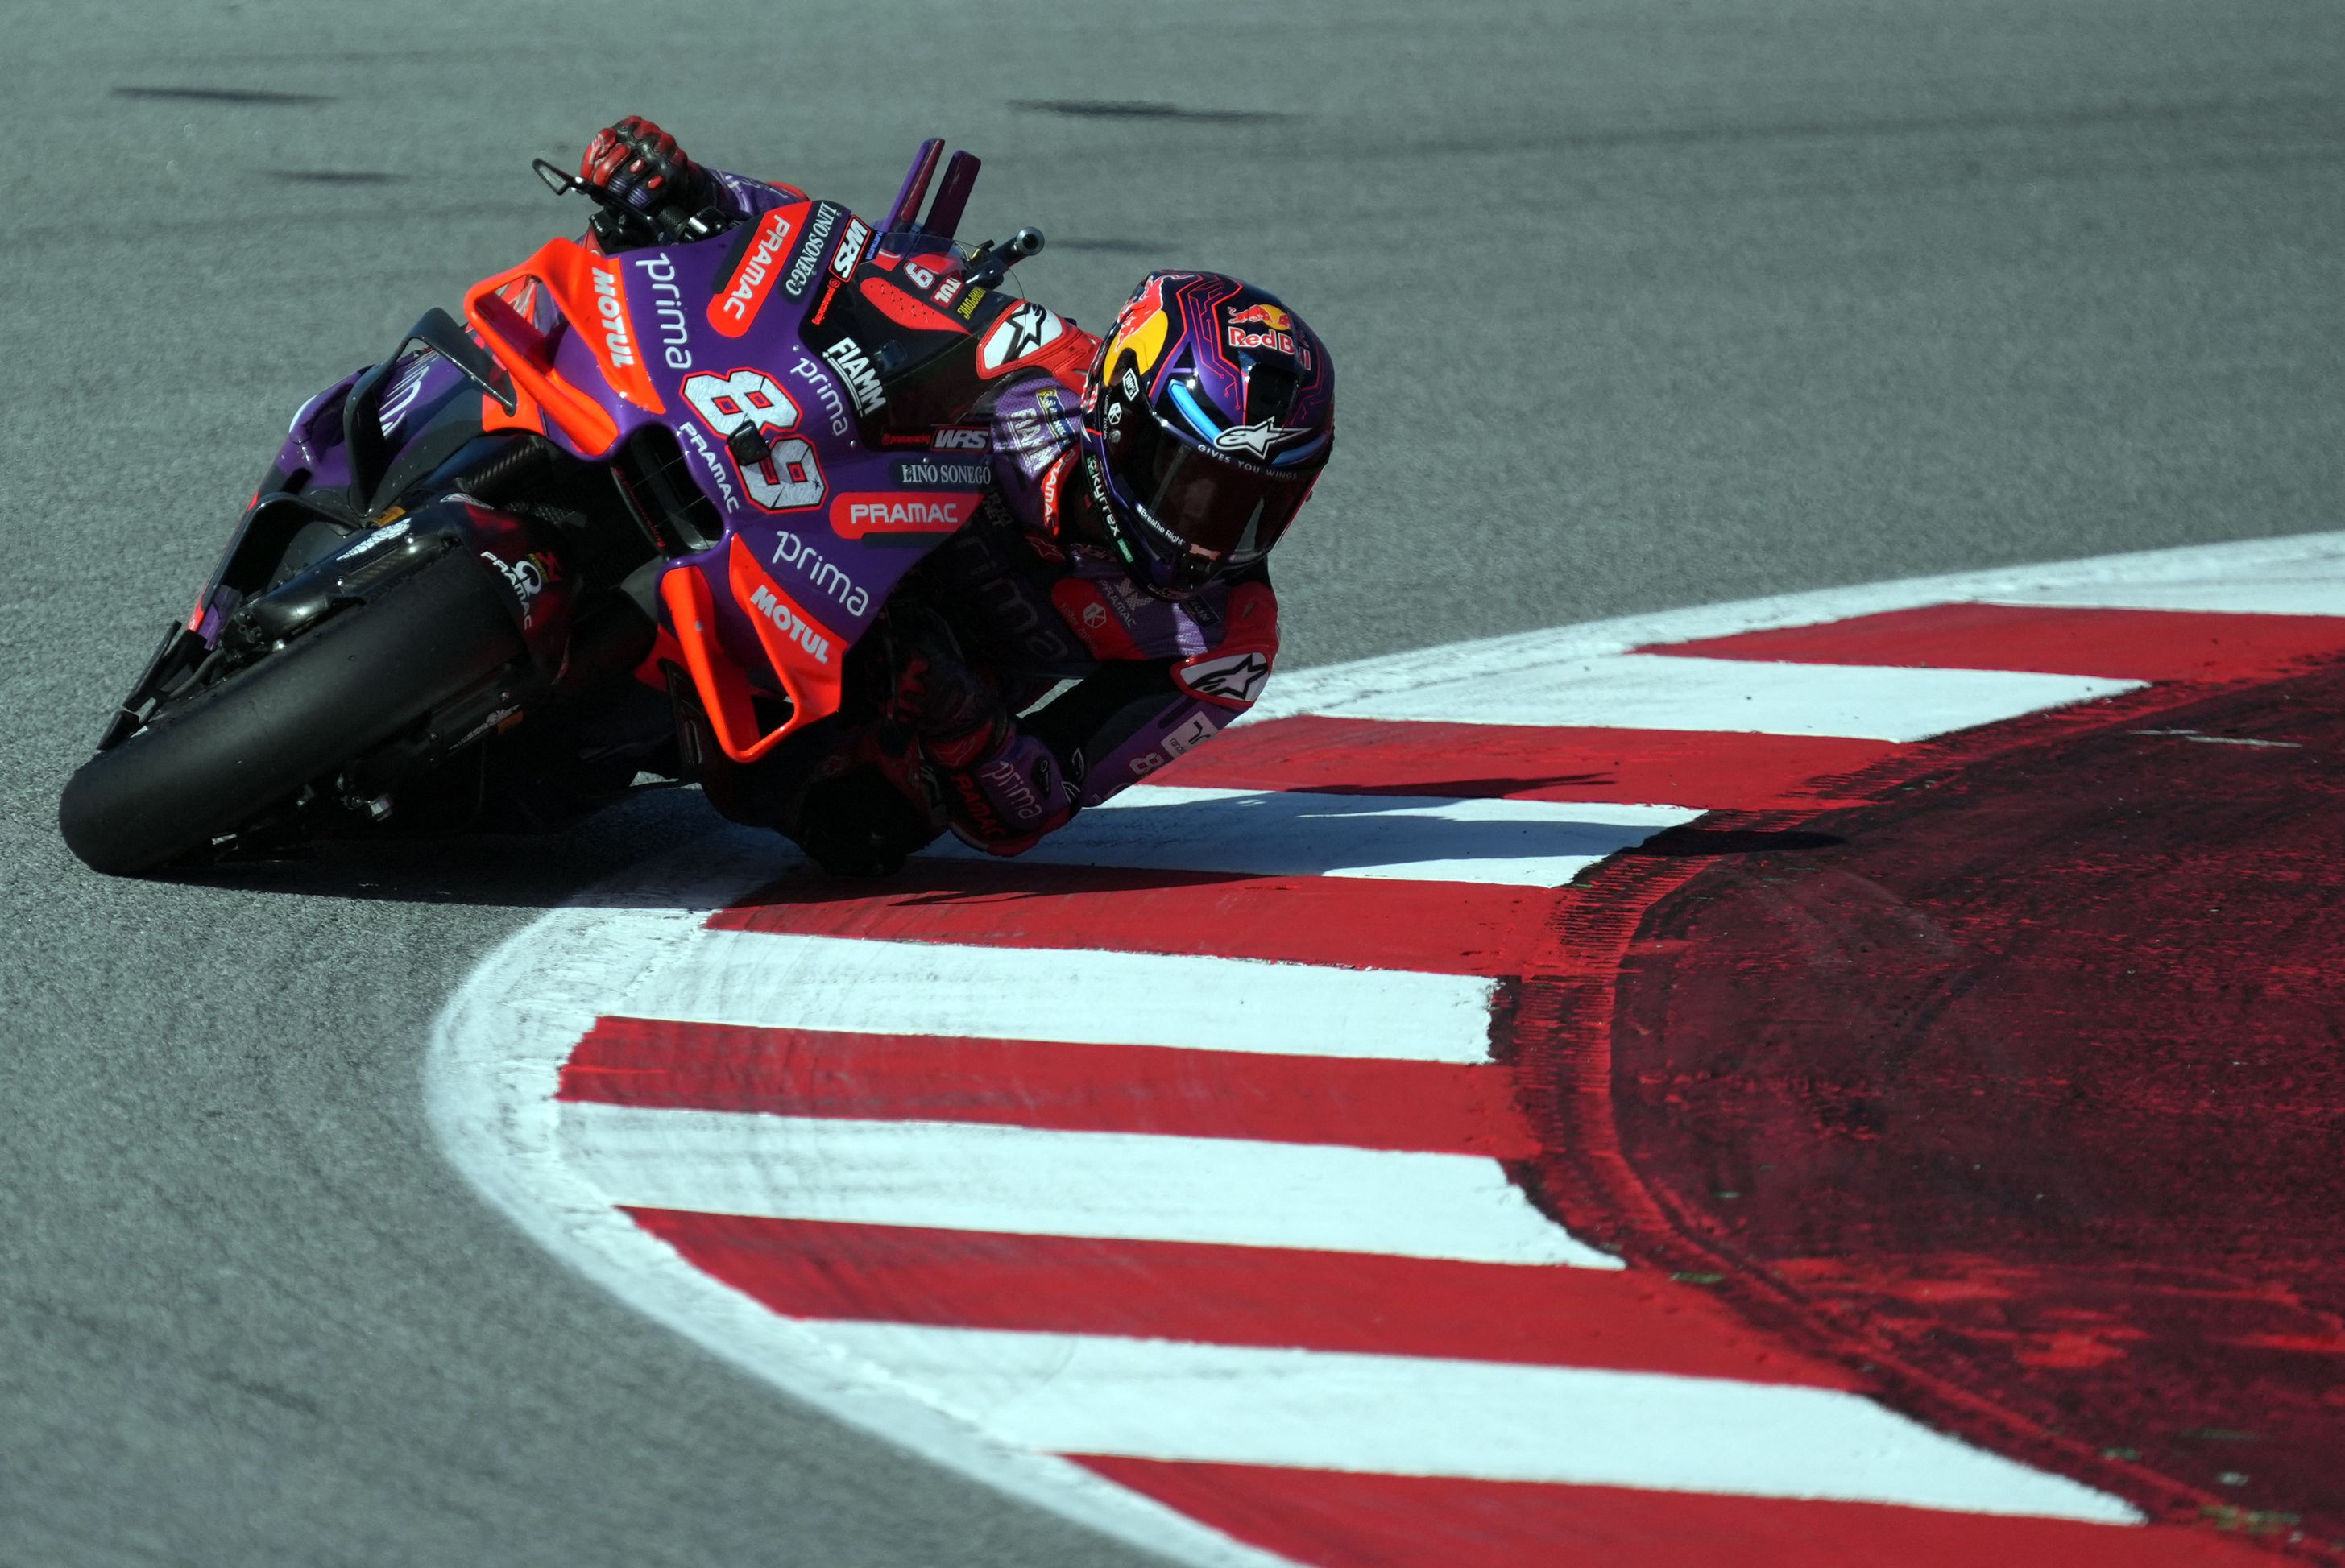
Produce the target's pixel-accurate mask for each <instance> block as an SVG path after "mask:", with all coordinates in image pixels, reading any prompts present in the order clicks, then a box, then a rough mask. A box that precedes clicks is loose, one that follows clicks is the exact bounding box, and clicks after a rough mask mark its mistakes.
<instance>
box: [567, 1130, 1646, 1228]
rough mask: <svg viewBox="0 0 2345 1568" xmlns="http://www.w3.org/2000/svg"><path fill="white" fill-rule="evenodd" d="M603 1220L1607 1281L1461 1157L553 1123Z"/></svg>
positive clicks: (1487, 1169)
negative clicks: (976, 1233)
mask: <svg viewBox="0 0 2345 1568" xmlns="http://www.w3.org/2000/svg"><path fill="white" fill-rule="evenodd" d="M561 1147H562V1151H563V1155H564V1156H565V1157H566V1158H568V1159H569V1160H570V1161H571V1162H572V1163H573V1165H574V1167H575V1168H577V1169H578V1170H579V1171H580V1172H581V1173H583V1174H584V1175H585V1176H587V1177H588V1178H589V1179H591V1180H592V1181H593V1182H594V1185H595V1186H596V1187H598V1188H600V1189H602V1190H603V1191H604V1193H606V1194H607V1195H608V1196H609V1199H610V1200H611V1201H612V1202H614V1203H624V1204H631V1205H635V1206H638V1207H645V1208H655V1209H688V1210H691V1211H693V1212H695V1213H703V1214H750V1215H760V1216H764V1217H766V1218H768V1219H822V1220H843V1221H847V1222H850V1223H857V1224H868V1225H912V1226H926V1227H932V1228H934V1229H941V1230H1000V1231H1010V1232H1013V1233H1016V1234H1019V1235H1026V1236H1089V1237H1101V1238H1115V1239H1126V1240H1135V1241H1195V1242H1212V1243H1219V1244H1222V1245H1226V1246H1235V1247H1290V1248H1291V1247H1300V1248H1310V1249H1320V1250H1325V1251H1333V1252H1373V1253H1382V1254H1386V1255H1388V1256H1393V1257H1402V1258H1449V1259H1462V1260H1465V1261H1468V1262H1477V1263H1559V1264H1568V1265H1570V1266H1572V1267H1576V1268H1582V1269H1618V1268H1619V1267H1620V1266H1621V1265H1620V1262H1619V1259H1616V1258H1613V1257H1610V1256H1609V1255H1608V1254H1605V1253H1602V1252H1599V1251H1598V1250H1596V1249H1594V1248H1592V1247H1589V1246H1587V1245H1585V1244H1583V1243H1581V1242H1580V1241H1579V1240H1577V1239H1574V1238H1573V1237H1572V1236H1571V1235H1570V1234H1569V1233H1568V1232H1567V1231H1566V1230H1565V1229H1563V1228H1562V1227H1561V1226H1559V1225H1557V1224H1555V1223H1553V1222H1552V1221H1550V1220H1548V1219H1547V1218H1546V1217H1545V1216H1543V1215H1541V1214H1540V1213H1539V1212H1538V1210H1537V1209H1533V1208H1532V1207H1531V1206H1530V1204H1529V1202H1528V1200H1527V1199H1525V1198H1524V1197H1523V1195H1522V1193H1521V1191H1520V1190H1519V1189H1517V1188H1516V1187H1515V1186H1514V1185H1513V1184H1512V1183H1510V1182H1509V1181H1508V1179H1507V1176H1506V1172H1505V1171H1504V1170H1503V1169H1502V1168H1500V1167H1499V1165H1498V1163H1497V1161H1496V1160H1493V1159H1487V1158H1482V1157H1480V1156H1477V1155H1457V1154H1422V1153H1401V1152H1395V1151H1391V1150H1385V1149H1364V1148H1337V1147H1332V1146H1327V1145H1317V1144H1294V1143H1260V1142H1254V1141H1253V1140H1250V1139H1244V1138H1174V1137H1169V1136H1164V1135H1160V1134H1141V1133H1121V1132H1064V1131H1058V1130H1050V1129H1041V1128H1020V1127H996V1126H990V1125H986V1124H980V1123H969V1122H934V1121H929V1122H923V1121H857V1120H852V1119H847V1118H827V1117H823V1118H815V1117H782V1116H762V1115H746V1114H738V1113H733V1112H726V1111H694V1110H665V1109H660V1110H646V1109H640V1108H630V1107H625V1106H613V1105H602V1104H572V1105H565V1106H564V1107H563V1115H562V1132H561Z"/></svg>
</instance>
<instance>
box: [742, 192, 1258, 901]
mask: <svg viewBox="0 0 2345 1568" xmlns="http://www.w3.org/2000/svg"><path fill="white" fill-rule="evenodd" d="M709 175H710V177H711V180H712V182H713V184H714V185H715V186H716V187H718V188H719V189H720V190H721V191H722V193H723V204H724V205H725V206H727V207H731V208H733V209H734V215H735V216H736V217H751V216H755V215H756V214H758V213H761V212H764V211H766V210H767V209H769V208H771V207H776V206H778V205H781V204H783V203H785V202H788V201H792V200H795V199H797V193H796V192H794V191H790V190H787V189H783V188H777V187H772V186H768V185H764V184H760V183H759V182H756V181H754V180H749V179H746V178H743V177H740V176H738V175H732V174H725V173H722V172H718V171H715V170H711V171H709ZM881 258H882V259H883V260H884V259H885V254H884V252H883V253H881ZM1051 324H1052V325H1053V326H1054V327H1055V328H1056V330H1055V331H1052V332H1049V333H1047V334H1046V336H1047V337H1048V338H1049V339H1051V341H1052V343H1053V349H1052V351H1051V353H1049V354H1047V355H1041V356H1037V358H1036V364H1035V366H1033V367H1030V368H1026V369H1017V370H1013V371H1011V372H1010V373H1009V374H1007V375H1003V376H1000V377H999V378H998V379H988V378H987V377H986V376H984V375H981V374H977V373H972V374H970V375H969V377H968V378H967V379H966V381H967V384H968V385H969V387H971V388H972V389H974V395H973V396H971V397H970V398H969V400H968V401H967V402H966V405H965V406H962V405H959V404H957V405H956V406H953V407H950V408H948V409H945V410H941V412H942V413H943V415H944V420H945V422H946V423H947V428H949V429H950V430H952V432H953V435H952V437H951V440H950V442H949V443H947V444H939V445H938V446H937V447H935V448H934V450H929V451H927V452H926V454H925V457H924V458H923V459H922V460H925V461H928V462H930V463H933V464H934V465H936V466H937V467H938V468H939V470H940V472H939V482H942V483H950V484H952V485H954V486H955V488H962V487H967V488H971V489H974V488H978V487H979V486H980V485H982V486H983V488H984V491H985V497H986V499H985V501H984V503H983V505H982V506H981V508H980V511H979V514H978V515H977V516H976V517H975V518H974V519H972V521H970V522H969V524H967V525H966V526H965V527H963V528H962V529H961V530H960V531H959V532H958V533H956V534H954V535H953V536H952V537H951V538H949V539H948V540H946V541H944V542H943V543H941V544H940V545H939V546H938V547H937V548H936V549H935V550H934V551H931V552H930V553H929V556H928V557H927V558H926V559H925V560H923V561H921V563H920V564H919V566H918V567H917V568H915V569H914V571H913V572H911V573H910V574H909V576H908V577H907V578H906V579H905V580H904V582H902V583H900V584H899V585H898V588H897V589H896V591H895V592H893V593H892V594H890V595H889V598H888V604H887V606H886V607H885V609H884V610H883V612H882V613H881V616H880V619H879V621H878V623H876V624H875V625H874V626H873V628H872V630H871V632H868V633H867V635H866V636H865V637H864V638H863V639H862V641H861V642H858V645H857V647H856V648H855V649H854V650H853V651H851V652H850V653H849V655H848V664H847V672H846V673H847V689H848V705H847V707H846V708H844V709H843V710H842V713H841V715H840V720H839V721H838V722H837V723H826V724H824V725H817V726H813V727H810V729H809V730H808V731H807V732H806V733H805V734H804V735H803V736H802V737H801V740H802V742H803V744H799V743H798V742H793V743H789V744H785V745H784V746H783V747H781V748H780V749H779V751H777V754H775V756H774V757H772V758H769V759H767V762H766V764H759V767H760V768H761V769H762V770H763V771H764V774H765V777H764V778H763V779H761V780H760V781H758V782H757V783H756V784H755V785H754V786H753V787H751V788H748V789H746V790H742V789H732V790H727V791H724V792H719V791H716V790H712V792H711V794H712V798H716V799H717V800H718V804H720V805H722V806H724V807H725V808H726V810H728V812H731V813H733V814H737V815H745V816H748V817H750V818H751V819H753V820H761V821H765V822H768V823H770V824H773V825H776V826H778V827H780V828H781V829H782V831H784V832H785V833H787V834H789V835H791V836H793V837H795V838H797V840H798V841H799V842H800V843H802V844H804V845H807V848H808V849H809V850H811V851H814V852H815V853H816V855H817V858H818V859H822V860H823V861H824V863H825V864H826V865H833V867H834V869H837V868H839V867H840V865H842V864H843V865H854V864H855V863H857V862H858V861H861V862H864V863H865V864H864V865H862V867H861V868H863V869H875V870H876V869H888V868H891V866H892V864H894V863H897V862H899V861H900V859H901V851H904V850H908V849H909V848H913V847H917V846H918V845H919V844H922V843H926V842H927V841H928V840H929V838H932V837H934V836H935V835H936V834H937V833H938V832H939V831H940V830H942V829H944V828H948V827H949V828H950V829H951V831H953V832H954V833H956V834H957V835H959V836H960V837H961V838H962V839H963V840H965V841H966V842H968V843H969V844H971V845H978V846H980V847H982V848H984V849H987V850H990V851H991V852H993V853H995V854H1000V855H1015V854H1017V853H1019V852H1020V851H1021V850H1024V849H1026V848H1028V847H1029V846H1030V845H1032V844H1033V843H1034V842H1035V841H1036V840H1037V839H1039V838H1040V837H1041V836H1042V835H1044V834H1046V833H1049V832H1050V831H1051V830H1052V829H1053V828H1056V827H1058V826H1060V825H1061V824H1063V823H1065V822H1066V821H1067V819H1068V818H1069V817H1070V816H1071V815H1072V814H1074V813H1075V812H1076V811H1078V810H1080V809H1081V808H1082V807H1084V806H1087V805H1096V804H1099V803H1100V802H1101V801H1103V800H1106V799H1107V798H1108V797H1109V796H1111V795H1112V794H1115V793H1116V792H1117V791H1119V790H1121V789H1122V788H1124V787H1125V786H1126V785H1127V784H1132V783H1133V782H1135V781H1137V780H1139V779H1142V778H1145V777H1146V776H1148V775H1149V774H1152V773H1153V772H1154V771H1156V770H1157V769H1158V768H1161V767H1162V766H1164V765H1165V764H1167V763H1169V762H1171V761H1172V760H1173V758H1175V757H1178V756H1180V755H1182V754H1184V753H1186V752H1188V751H1189V750H1191V749H1192V748H1193V747H1195V746H1198V745H1202V744H1204V743H1205V742H1206V741H1209V740H1211V739H1212V738H1213V736H1214V735H1215V734H1217V733H1219V732H1220V731H1221V730H1222V728H1223V726H1224V725H1226V724H1228V723H1230V722H1231V721H1232V720H1233V719H1234V718H1236V717H1237V716H1238V715H1239V714H1240V713H1244V711H1245V710H1246V709H1247V708H1248V707H1250V706H1251V705H1252V704H1253V703H1254V699H1255V698H1256V697H1257V696H1259V695H1260V693H1261V692H1262V689H1263V686H1264V683H1265V682H1266V681H1267V680H1268V679H1269V675H1270V669H1271V665H1272V663H1273V662H1274V660H1275V658H1276V657H1277V652H1278V601H1277V596H1276V595H1275V594H1274V592H1272V589H1271V585H1270V580H1269V577H1268V574H1267V572H1266V571H1265V570H1264V568H1263V567H1262V566H1261V565H1259V564H1257V565H1255V566H1254V567H1252V568H1249V569H1248V570H1246V571H1244V572H1239V573H1237V574H1235V575H1233V577H1231V578H1228V579H1225V580H1221V581H1216V582H1210V583H1208V584H1206V585H1205V586H1204V587H1203V588H1201V589H1199V590H1198V591H1197V592H1194V593H1193V594H1192V595H1191V596H1190V597H1188V598H1186V599H1184V600H1182V601H1180V602H1173V601H1170V600H1166V599H1161V598H1158V597H1156V596H1155V595H1153V594H1151V593H1149V592H1146V591H1144V590H1142V589H1141V588H1139V587H1137V586H1135V585H1134V584H1133V583H1132V582H1131V580H1130V579H1129V578H1127V577H1126V576H1125V574H1124V572H1123V570H1122V567H1121V566H1120V565H1118V564H1117V562H1116V561H1115V558H1114V557H1113V555H1112V553H1111V552H1110V551H1109V549H1108V547H1107V544H1106V539H1105V533H1104V530H1103V527H1102V525H1101V522H1100V521H1099V516H1100V514H1099V511H1098V509H1099V507H1100V505H1101V501H1100V499H1099V497H1098V495H1097V493H1096V491H1095V488H1094V487H1093V486H1092V485H1091V483H1090V482H1089V476H1088V475H1087V474H1086V472H1085V461H1084V459H1083V456H1082V453H1081V449H1080V447H1079V445H1078V438H1079V436H1080V435H1081V430H1082V411H1081V399H1082V391H1083V384H1084V381H1085V379H1086V378H1087V376H1088V373H1089V370H1090V366H1091V360H1092V359H1094V358H1096V356H1097V353H1098V341H1097V339H1093V338H1091V336H1090V335H1089V334H1086V333H1083V332H1081V331H1079V330H1077V329H1076V328H1075V325H1074V323H1073V322H1072V321H1071V320H1065V319H1060V318H1051ZM968 351H969V355H970V356H971V357H972V361H973V360H974V357H975V356H976V355H977V353H978V352H979V346H978V342H977V339H975V338H974V337H972V338H971V339H970V341H969V350H968ZM933 380H934V378H931V381H932V383H933ZM936 411H937V410H931V417H933V414H934V413H935V412H936ZM989 453H990V461H989ZM941 470H959V471H954V472H949V473H948V472H943V471H941ZM882 788H884V789H885V790H886V791H888V793H890V794H892V795H893V796H894V797H895V798H894V802H893V803H892V804H889V805H888V806H885V807H875V803H874V799H873V793H872V792H873V791H875V790H878V789H882ZM908 808H909V809H908ZM840 819H847V824H848V828H849V830H850V831H848V832H847V833H845V834H843V835H842V833H841V832H839V831H838V828H839V825H840ZM875 838H876V840H877V841H878V843H879V844H880V845H882V848H881V849H880V851H879V852H878V854H877V855H866V853H865V851H866V850H868V848H869V846H870V844H871V843H872V842H873V841H874V840H875ZM847 839H851V840H852V841H853V843H854V845H856V846H858V847H856V848H855V849H854V850H853V852H852V853H849V852H848V851H847V850H845V849H839V848H838V847H837V846H838V845H840V844H841V843H842V842H843V841H844V840H847ZM825 846H828V847H829V848H830V849H833V850H836V851H837V853H836V854H833V853H827V852H826V847H825Z"/></svg>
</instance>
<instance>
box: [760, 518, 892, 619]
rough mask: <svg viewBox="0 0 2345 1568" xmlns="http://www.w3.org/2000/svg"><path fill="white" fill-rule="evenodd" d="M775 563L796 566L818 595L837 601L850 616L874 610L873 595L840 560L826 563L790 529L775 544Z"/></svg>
mask: <svg viewBox="0 0 2345 1568" xmlns="http://www.w3.org/2000/svg"><path fill="white" fill-rule="evenodd" d="M774 564H775V565H777V566H789V567H795V568H796V569H797V573H798V575H799V576H800V577H802V578H804V579H806V581H807V582H809V583H811V584H812V585H813V586H814V588H815V589H816V591H817V592H822V593H827V594H829V595H830V596H831V597H832V598H833V599H836V600H837V601H838V602H839V604H840V606H841V607H842V608H844V609H845V610H846V612H848V614H849V615H855V616H860V615H862V614H863V613H864V612H866V611H868V610H869V609H870V608H871V596H870V595H869V594H868V593H866V592H864V591H863V589H862V588H861V587H860V586H859V585H858V583H857V582H856V581H855V580H854V579H853V578H851V577H849V576H848V575H847V573H846V572H844V571H843V570H841V568H840V567H839V564H838V563H837V561H826V560H824V559H823V556H822V552H821V551H818V550H817V549H815V547H814V546H813V545H811V544H808V543H807V541H805V540H803V539H800V538H799V537H798V536H797V534H795V533H792V532H790V531H788V530H787V529H784V530H783V531H782V533H781V536H780V537H779V539H777V541H776V542H775V544H774Z"/></svg>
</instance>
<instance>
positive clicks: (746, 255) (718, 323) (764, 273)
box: [708, 207, 805, 338]
mask: <svg viewBox="0 0 2345 1568" xmlns="http://www.w3.org/2000/svg"><path fill="white" fill-rule="evenodd" d="M804 210H805V208H804V207H778V208H777V209H775V210H774V211H772V212H769V213H767V214H766V217H765V220H764V221H763V222H761V223H759V224H758V225H757V232H756V237H755V238H752V239H751V240H750V241H749V248H748V249H747V250H746V251H744V252H743V253H742V256H741V265H740V268H739V269H738V270H737V271H736V272H735V273H734V275H733V279H732V284H731V286H730V287H729V288H726V290H725V291H724V292H723V293H721V294H719V295H717V297H716V298H714V299H711V300H710V301H709V302H708V324H709V325H710V326H711V327H714V328H715V329H716V330H718V331H719V332H722V333H723V334H725V336H726V337H727V338H738V337H739V336H740V335H741V334H742V333H744V332H746V331H747V330H748V329H749V324H750V323H751V322H752V321H755V320H756V319H757V310H758V308H759V307H760V306H762V305H764V304H765V302H766V295H767V294H769V293H771V292H772V291H773V288H774V282H775V280H776V279H777V278H780V277H781V275H782V252H783V250H784V248H787V246H788V244H789V243H790V235H791V233H792V232H793V230H792V226H791V223H790V219H791V218H792V217H794V216H795V215H797V214H798V213H800V212H803V211H804Z"/></svg>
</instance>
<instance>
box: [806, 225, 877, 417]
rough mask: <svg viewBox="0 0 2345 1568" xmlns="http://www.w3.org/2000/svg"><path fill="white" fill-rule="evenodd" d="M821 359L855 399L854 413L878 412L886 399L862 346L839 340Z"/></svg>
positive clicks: (875, 371) (851, 341) (825, 350)
mask: <svg viewBox="0 0 2345 1568" xmlns="http://www.w3.org/2000/svg"><path fill="white" fill-rule="evenodd" d="M850 238H852V237H851V236H850ZM822 357H823V358H824V359H827V360H829V361H830V366H831V369H834V370H836V371H837V372H838V379H840V380H841V381H843V382H845V383H846V386H847V395H848V397H850V398H852V399H854V400H855V411H856V412H857V413H858V414H871V413H877V412H878V410H879V407H880V405H881V404H883V403H885V402H886V401H887V400H888V394H887V393H886V392H885V391H884V390H882V389H881V388H880V385H879V372H878V370H876V369H872V366H871V359H870V357H869V356H868V355H867V354H866V353H864V351H863V345H862V344H860V343H858V342H857V341H856V340H855V339H852V338H841V339H839V340H838V341H837V342H836V343H833V344H832V345H831V346H830V347H829V348H827V349H824V350H823V351H822Z"/></svg>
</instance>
